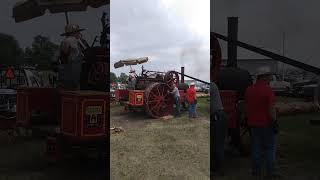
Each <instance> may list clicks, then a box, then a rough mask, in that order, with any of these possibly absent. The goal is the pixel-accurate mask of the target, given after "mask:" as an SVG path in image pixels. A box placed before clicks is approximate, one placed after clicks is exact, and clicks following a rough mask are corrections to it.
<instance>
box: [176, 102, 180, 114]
mask: <svg viewBox="0 0 320 180" xmlns="http://www.w3.org/2000/svg"><path fill="white" fill-rule="evenodd" d="M175 104H176V109H175V111H176V112H175V116H180V97H176V98H175Z"/></svg>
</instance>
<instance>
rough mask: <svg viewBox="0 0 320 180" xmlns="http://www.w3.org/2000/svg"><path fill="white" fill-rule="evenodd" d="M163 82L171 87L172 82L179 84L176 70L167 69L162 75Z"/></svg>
mask: <svg viewBox="0 0 320 180" xmlns="http://www.w3.org/2000/svg"><path fill="white" fill-rule="evenodd" d="M164 82H165V83H166V84H167V85H168V86H169V87H170V88H172V86H173V84H175V85H178V84H179V74H178V73H177V72H176V71H168V72H167V73H166V74H165V75H164Z"/></svg>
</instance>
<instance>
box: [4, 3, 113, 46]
mask: <svg viewBox="0 0 320 180" xmlns="http://www.w3.org/2000/svg"><path fill="white" fill-rule="evenodd" d="M16 2H17V0H1V1H0V22H1V28H0V33H6V34H10V35H13V36H15V38H16V39H17V40H18V41H19V44H20V46H21V47H26V46H30V45H31V43H32V40H33V37H35V36H36V35H43V36H47V37H49V38H50V39H51V40H52V41H54V42H55V43H58V44H60V41H61V40H62V37H61V36H60V34H61V33H63V32H64V26H65V25H66V20H65V16H64V13H59V14H50V13H46V14H45V15H44V16H41V17H38V18H35V19H31V20H29V21H25V22H20V23H15V21H14V19H13V18H12V8H13V6H14V4H15V3H16ZM107 8H108V6H102V7H100V8H97V9H94V8H88V10H87V11H85V12H70V13H69V21H70V23H76V24H79V25H80V26H81V27H83V28H85V29H87V31H84V32H83V34H84V36H85V38H86V39H87V41H88V42H89V43H90V44H91V43H92V41H93V39H94V37H95V36H96V35H100V32H101V30H102V25H101V22H100V18H101V16H102V12H103V11H106V10H107Z"/></svg>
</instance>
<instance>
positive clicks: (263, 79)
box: [245, 67, 276, 177]
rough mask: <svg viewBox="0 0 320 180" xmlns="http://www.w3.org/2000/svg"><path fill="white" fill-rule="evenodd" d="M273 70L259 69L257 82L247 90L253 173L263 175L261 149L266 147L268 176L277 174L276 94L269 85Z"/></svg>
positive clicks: (246, 99) (246, 102)
mask: <svg viewBox="0 0 320 180" xmlns="http://www.w3.org/2000/svg"><path fill="white" fill-rule="evenodd" d="M271 75H272V74H271V71H270V69H269V68H268V67H261V68H259V69H258V73H257V80H256V83H255V84H253V85H251V86H249V87H248V88H247V90H246V92H245V109H246V113H247V117H248V126H249V128H250V132H251V147H252V149H251V151H252V152H251V153H252V161H253V167H252V170H253V171H252V173H253V175H254V176H261V168H262V167H261V163H262V160H261V149H262V148H263V147H266V156H267V157H266V162H267V176H269V177H274V176H276V172H275V158H276V145H275V140H276V136H275V134H276V133H275V131H274V130H275V129H274V126H273V125H274V124H275V122H276V111H275V95H274V93H273V91H272V89H271V87H270V86H269V83H270V81H271V77H272V76H271Z"/></svg>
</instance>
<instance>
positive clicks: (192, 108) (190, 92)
mask: <svg viewBox="0 0 320 180" xmlns="http://www.w3.org/2000/svg"><path fill="white" fill-rule="evenodd" d="M196 95H197V92H196V89H195V83H193V82H192V83H191V84H190V88H188V89H187V100H188V103H189V118H196V117H197V114H196V104H197V96H196Z"/></svg>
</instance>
